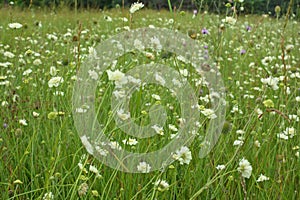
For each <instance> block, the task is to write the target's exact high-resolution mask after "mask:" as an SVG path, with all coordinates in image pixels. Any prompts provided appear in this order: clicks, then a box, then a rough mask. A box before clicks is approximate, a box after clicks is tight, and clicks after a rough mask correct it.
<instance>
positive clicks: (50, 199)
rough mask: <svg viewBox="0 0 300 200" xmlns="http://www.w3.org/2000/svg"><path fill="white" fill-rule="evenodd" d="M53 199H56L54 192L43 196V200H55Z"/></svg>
mask: <svg viewBox="0 0 300 200" xmlns="http://www.w3.org/2000/svg"><path fill="white" fill-rule="evenodd" d="M53 199H54V195H53V194H52V192H48V193H45V194H44V196H43V200H53Z"/></svg>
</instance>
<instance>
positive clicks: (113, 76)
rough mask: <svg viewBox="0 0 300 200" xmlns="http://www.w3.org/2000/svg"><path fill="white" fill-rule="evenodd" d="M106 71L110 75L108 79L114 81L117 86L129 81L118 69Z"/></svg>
mask: <svg viewBox="0 0 300 200" xmlns="http://www.w3.org/2000/svg"><path fill="white" fill-rule="evenodd" d="M106 72H107V75H108V80H110V81H114V82H115V84H116V87H121V86H122V85H124V84H126V83H127V82H128V80H127V77H126V76H125V74H124V73H123V72H121V71H120V70H118V69H117V70H116V71H111V70H107V71H106Z"/></svg>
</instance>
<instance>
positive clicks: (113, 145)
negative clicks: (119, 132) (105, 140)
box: [108, 141, 122, 150]
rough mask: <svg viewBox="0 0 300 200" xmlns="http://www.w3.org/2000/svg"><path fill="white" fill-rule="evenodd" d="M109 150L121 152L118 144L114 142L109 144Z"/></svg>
mask: <svg viewBox="0 0 300 200" xmlns="http://www.w3.org/2000/svg"><path fill="white" fill-rule="evenodd" d="M108 145H109V146H110V148H112V149H116V150H122V147H121V146H120V144H119V143H118V142H116V141H111V142H110V143H109V144H108Z"/></svg>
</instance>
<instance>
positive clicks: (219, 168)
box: [216, 165, 225, 170]
mask: <svg viewBox="0 0 300 200" xmlns="http://www.w3.org/2000/svg"><path fill="white" fill-rule="evenodd" d="M216 169H217V170H223V169H225V165H218V166H216Z"/></svg>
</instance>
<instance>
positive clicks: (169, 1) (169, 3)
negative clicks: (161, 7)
mask: <svg viewBox="0 0 300 200" xmlns="http://www.w3.org/2000/svg"><path fill="white" fill-rule="evenodd" d="M168 5H169V10H170V12H173V9H172V3H171V0H168Z"/></svg>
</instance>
